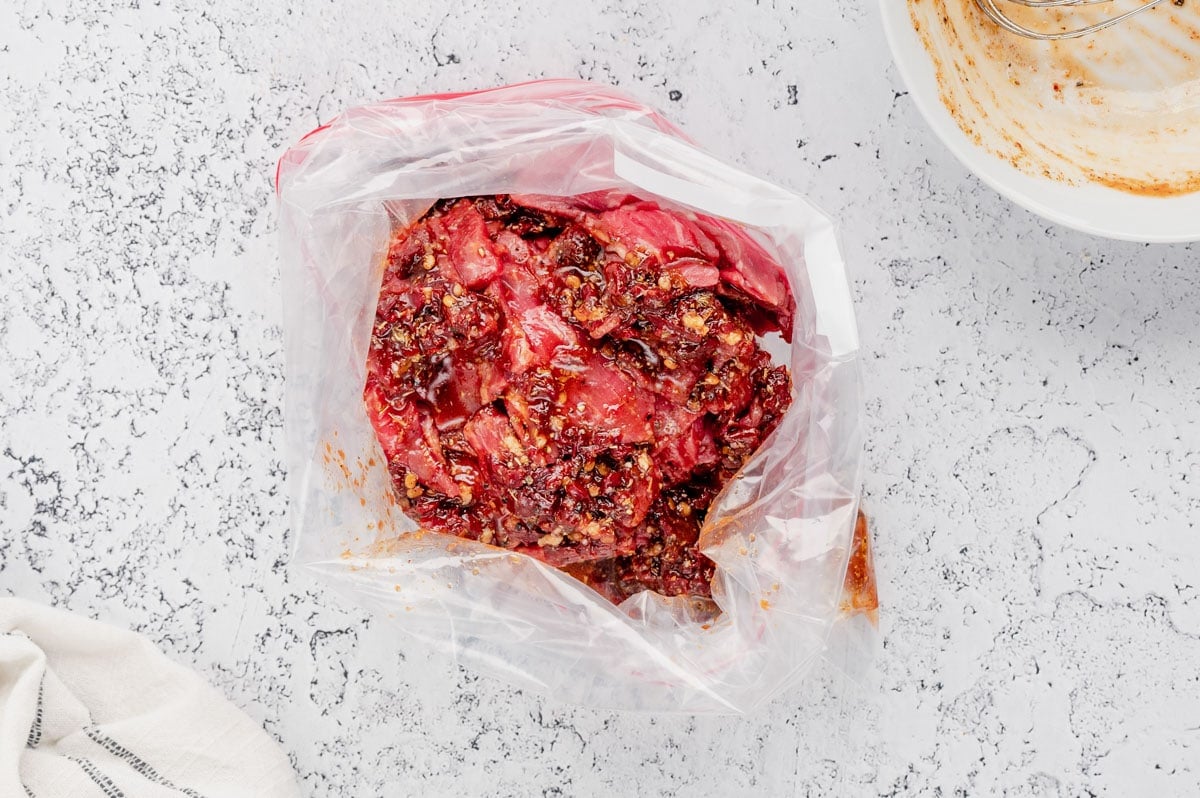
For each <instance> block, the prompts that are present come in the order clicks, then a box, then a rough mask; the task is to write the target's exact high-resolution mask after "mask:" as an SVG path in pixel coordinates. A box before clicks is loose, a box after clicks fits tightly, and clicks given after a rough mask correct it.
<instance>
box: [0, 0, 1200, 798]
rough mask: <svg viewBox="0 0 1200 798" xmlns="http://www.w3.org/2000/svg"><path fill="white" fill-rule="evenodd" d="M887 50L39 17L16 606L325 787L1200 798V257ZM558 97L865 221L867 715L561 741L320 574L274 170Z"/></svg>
mask: <svg viewBox="0 0 1200 798" xmlns="http://www.w3.org/2000/svg"><path fill="white" fill-rule="evenodd" d="M667 7H670V8H676V9H678V10H675V11H672V10H668V8H667ZM685 7H687V8H688V9H689V10H687V11H683V10H682V9H683V8H685ZM877 16H878V15H877V13H876V11H875V8H874V2H873V0H831V1H830V2H825V3H796V4H791V5H789V4H786V3H777V2H769V0H763V2H759V3H756V4H753V5H751V4H749V3H746V4H732V3H722V2H711V1H710V2H701V3H687V4H684V3H678V4H670V3H665V4H649V3H647V4H639V3H634V2H615V1H613V0H608V1H605V2H598V3H592V4H569V3H562V2H536V1H534V0H519V1H518V2H514V3H489V4H484V3H480V4H469V3H463V2H458V1H457V0H454V1H452V2H449V3H441V4H439V3H424V4H422V3H411V2H410V3H398V2H387V1H386V0H343V2H328V1H327V0H326V1H323V2H317V1H316V0H296V2H290V3H286V4H273V3H237V2H228V0H219V1H218V2H193V3H190V4H189V3H182V2H176V1H175V0H162V1H161V2H157V1H151V0H141V2H136V1H135V0H130V2H124V3H109V2H99V1H98V0H72V1H71V2H70V3H69V4H68V3H63V2H39V1H38V0H15V2H5V3H0V109H2V111H0V273H2V275H3V290H2V291H0V346H2V351H0V419H2V428H0V508H2V512H0V592H4V593H14V594H17V595H21V596H25V597H28V598H32V599H37V600H41V601H46V602H52V603H54V604H58V605H61V606H65V607H68V608H70V609H72V610H76V611H79V612H83V613H87V614H89V615H92V616H94V617H98V618H101V619H103V620H106V621H110V622H113V623H116V624H121V625H127V626H130V627H132V628H135V629H138V630H140V631H142V632H143V633H145V634H147V635H148V636H149V637H150V638H152V639H153V640H155V641H156V642H157V643H158V644H160V645H161V646H162V647H163V648H164V649H165V651H166V652H167V653H168V654H169V655H170V656H171V657H173V658H174V659H176V660H178V661H179V662H183V663H186V664H188V665H190V666H192V667H194V668H196V669H198V670H199V671H200V672H201V673H203V674H205V675H206V676H207V677H208V678H209V679H210V680H211V681H212V682H214V683H215V684H216V685H217V686H218V687H219V688H221V689H222V690H223V691H224V692H225V693H226V694H227V695H228V696H229V697H230V698H231V699H232V700H233V701H234V702H235V703H236V704H238V705H239V706H241V707H243V708H244V709H245V710H246V711H247V712H249V713H250V714H251V715H252V716H253V717H255V718H256V719H259V720H261V722H262V723H263V724H264V726H265V727H266V728H267V729H268V730H269V731H270V732H271V733H272V734H273V735H274V736H275V737H276V738H277V739H278V740H279V741H280V743H281V745H282V746H283V747H284V749H285V750H286V751H287V752H288V754H289V755H290V757H291V759H292V762H293V763H294V765H295V768H296V771H297V774H298V777H299V779H300V781H301V783H302V785H303V788H304V792H305V793H306V794H309V795H313V796H349V795H353V796H373V795H421V796H426V795H428V796H435V795H513V796H525V795H535V796H541V795H545V796H553V795H562V796H567V795H570V796H575V795H630V794H639V795H647V796H650V795H655V796H657V795H689V796H691V795H719V796H737V795H785V794H793V793H795V794H801V795H828V794H847V795H907V794H940V795H998V794H1006V795H1061V796H1081V795H1101V794H1110V795H1151V794H1153V795H1160V796H1166V795H1194V794H1196V791H1197V789H1200V667H1198V663H1200V576H1198V568H1197V563H1198V562H1200V537H1198V536H1197V532H1196V529H1195V523H1196V521H1197V520H1198V519H1200V357H1197V341H1196V337H1197V333H1196V331H1197V329H1200V263H1198V262H1197V261H1198V255H1200V248H1198V247H1195V246H1192V247H1186V246H1139V245H1134V244H1124V243H1114V242H1107V241H1102V240H1099V239H1095V238H1090V237H1087V236H1084V235H1080V234H1076V233H1072V232H1069V231H1067V230H1064V229H1060V228H1057V227H1054V226H1052V225H1050V224H1048V223H1046V222H1043V221H1041V220H1039V219H1038V218H1036V217H1034V216H1032V215H1030V214H1028V213H1026V212H1024V211H1021V210H1019V209H1017V208H1016V207H1014V206H1012V205H1010V204H1009V203H1007V202H1006V201H1004V200H1002V199H1001V198H1000V197H998V196H997V195H995V194H994V193H993V192H992V191H990V190H988V189H987V188H985V187H984V186H983V185H981V184H980V183H979V182H978V181H977V180H975V179H973V178H972V177H970V176H969V175H968V174H966V173H965V172H964V170H963V169H962V168H961V167H960V166H959V165H958V164H957V163H956V162H955V161H954V160H953V159H952V158H951V157H950V156H949V155H948V154H947V152H946V151H945V150H944V149H943V148H942V147H941V146H940V145H939V144H938V143H937V142H936V141H935V140H934V139H933V137H932V135H931V134H930V133H929V132H928V131H927V130H926V128H925V127H924V125H923V124H922V122H921V120H920V119H919V117H918V115H917V113H916V111H915V109H914V107H913V105H912V103H911V102H910V101H909V100H908V98H907V97H906V96H905V93H904V91H903V87H902V86H901V85H900V83H899V79H898V76H897V75H896V73H895V71H894V69H893V68H892V67H891V65H890V61H889V58H888V55H887V49H886V45H885V42H884V39H883V35H882V32H881V29H880V26H879V21H878V18H877ZM560 75H566V76H579V77H584V78H590V79H594V80H598V81H605V82H610V83H613V84H616V85H618V86H620V87H622V88H624V89H626V90H628V91H630V92H632V93H633V94H635V95H636V96H638V97H640V98H642V99H644V100H647V101H649V102H651V103H655V104H658V105H659V106H661V107H663V108H664V109H665V110H666V111H667V112H668V113H669V114H670V115H671V116H672V117H674V118H675V119H676V120H677V121H678V122H680V123H681V124H682V125H683V127H684V128H686V129H687V130H689V131H691V132H692V133H693V134H694V135H695V136H696V137H697V138H698V139H700V141H701V142H702V143H704V144H705V145H707V146H708V147H709V148H711V149H712V150H713V151H714V152H716V153H717V154H719V155H721V156H723V157H725V158H728V159H731V160H733V161H735V162H737V163H739V164H742V165H744V166H745V167H746V168H748V169H749V170H751V171H753V172H756V173H759V174H761V175H764V176H767V177H769V178H771V179H773V180H776V181H778V182H781V183H783V184H785V185H788V186H791V187H793V188H795V189H798V190H800V191H803V192H806V193H808V194H809V195H810V196H812V197H813V198H814V199H815V200H816V201H817V202H818V203H819V204H820V205H822V206H823V207H824V208H825V209H827V210H828V211H829V212H830V213H831V214H832V215H833V216H835V217H836V218H838V219H840V221H841V223H842V231H843V237H844V243H845V249H846V254H847V258H848V260H849V263H850V269H851V273H852V274H851V276H852V280H853V288H854V293H855V296H856V300H857V302H858V312H859V321H860V327H861V332H862V340H863V353H862V354H863V372H864V376H865V379H866V386H867V387H866V393H867V399H868V401H867V412H868V425H869V436H868V437H869V440H870V442H869V446H868V451H867V476H866V494H867V506H868V509H869V510H870V511H871V512H872V513H873V514H874V515H875V517H876V525H875V529H876V534H877V547H878V569H879V574H880V580H881V587H880V592H881V596H882V600H883V602H884V611H883V615H882V626H881V629H882V635H883V645H882V647H881V649H880V656H879V660H878V664H877V668H876V673H875V676H874V677H873V682H872V683H869V684H865V685H862V686H861V687H860V688H859V689H858V690H854V691H851V692H850V693H849V694H848V697H846V698H844V699H837V698H834V697H831V696H830V694H829V693H828V692H826V691H825V690H824V689H823V684H824V683H823V682H822V681H821V680H816V681H814V683H813V686H812V688H811V689H807V690H804V691H802V692H801V693H799V694H797V695H794V696H788V697H785V698H783V699H781V700H779V701H777V702H775V703H774V704H773V705H771V706H770V707H768V708H767V709H765V710H764V711H763V712H762V713H761V714H760V715H758V716H755V717H751V718H746V719H728V718H686V717H646V716H635V715H619V714H610V713H603V712H594V711H589V710H583V709H577V708H573V707H569V706H563V705H561V704H558V703H556V702H555V701H553V700H547V699H542V698H539V697H536V696H533V695H527V694H523V693H520V692H516V691H513V690H510V689H507V688H505V687H503V686H500V685H498V684H496V683H493V682H491V681H489V680H486V679H480V678H477V677H476V676H474V675H473V674H471V673H468V672H464V671H462V670H460V669H458V668H456V667H454V666H453V665H452V664H451V663H450V662H448V661H447V660H446V659H445V658H443V657H441V656H440V655H431V654H429V653H427V652H425V651H423V650H420V649H417V648H415V647H413V645H412V644H411V643H407V642H404V641H402V640H398V639H397V638H396V637H395V635H394V634H393V633H392V632H390V631H389V630H388V629H386V628H385V627H384V626H383V624H380V623H377V622H374V621H372V619H370V618H369V617H367V616H366V615H365V614H364V613H363V612H362V611H359V610H357V609H355V608H354V607H352V606H350V605H348V604H347V603H345V602H344V601H342V600H341V599H340V598H338V597H336V596H334V595H332V594H330V593H328V592H326V591H325V590H324V589H323V588H321V587H320V586H319V585H316V584H314V583H312V582H310V581H309V580H308V578H307V577H304V576H300V575H296V574H294V573H291V572H289V570H288V569H287V568H286V567H285V562H286V559H287V554H288V547H289V543H290V540H289V538H290V534H289V532H288V530H287V525H286V516H287V507H286V502H285V496H284V490H283V484H284V473H283V471H282V466H281V462H280V456H279V447H280V442H281V419H280V398H281V395H282V386H283V377H282V372H281V356H280V346H281V336H280V328H279V318H280V313H279V306H278V300H277V295H278V262H277V258H276V241H275V238H274V234H275V230H274V215H273V214H274V211H273V200H272V187H271V180H272V175H273V168H274V163H275V159H276V158H277V157H278V155H279V154H280V152H281V150H282V149H283V148H284V147H286V145H287V144H288V143H289V142H291V141H292V140H294V139H295V138H297V137H298V136H300V135H301V134H303V133H305V132H307V131H308V130H309V129H311V128H312V127H314V126H315V125H317V124H318V123H319V122H320V121H322V120H326V119H328V118H329V117H330V116H332V115H334V114H336V113H337V112H338V110H339V109H341V108H343V107H345V106H346V105H348V104H353V103H357V102H361V101H366V100H370V99H374V98H379V97H386V96H395V95H404V94H410V93H417V92H428V91H436V90H454V89H466V88H472V87H479V86H483V85H492V84H497V83H503V82H509V81H517V80H523V79H527V78H530V77H541V76H560ZM838 718H848V719H849V720H847V721H845V722H841V721H838V720H837V719H838ZM831 729H832V730H833V731H832V732H831V731H830V730H831ZM847 736H850V737H852V741H851V743H850V753H847V752H846V749H845V748H844V746H845V745H846V744H847V743H846V737H847Z"/></svg>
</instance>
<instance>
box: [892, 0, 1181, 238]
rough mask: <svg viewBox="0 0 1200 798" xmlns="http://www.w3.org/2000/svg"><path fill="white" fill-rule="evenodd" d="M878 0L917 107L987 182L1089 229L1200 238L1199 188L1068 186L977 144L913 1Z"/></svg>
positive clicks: (1011, 196) (1033, 206) (1033, 207)
mask: <svg viewBox="0 0 1200 798" xmlns="http://www.w3.org/2000/svg"><path fill="white" fill-rule="evenodd" d="M879 5H880V8H881V10H882V12H883V26H884V29H885V30H886V32H887V38H888V43H889V44H890V45H891V48H892V55H893V56H894V57H895V59H896V66H897V67H898V68H899V70H900V76H901V77H902V78H903V80H904V82H905V84H907V86H908V90H909V94H910V95H911V96H912V98H913V101H914V102H915V103H916V104H917V108H918V109H920V111H921V114H922V116H924V117H925V120H926V121H927V122H928V123H929V126H930V127H932V128H933V131H934V133H936V134H937V135H938V138H940V139H941V140H942V141H943V142H944V143H945V145H946V146H947V147H949V148H950V151H951V152H952V153H954V155H955V156H956V157H957V158H958V160H960V161H962V163H963V165H964V166H966V167H967V168H968V169H970V170H971V171H972V172H974V173H975V174H976V175H978V176H979V178H980V179H981V180H982V181H983V182H985V183H987V184H988V185H989V186H991V187H992V188H994V189H996V191H999V192H1000V193H1001V194H1003V195H1004V196H1006V197H1008V198H1009V199H1010V200H1012V201H1013V202H1015V203H1017V204H1018V205H1020V206H1022V207H1024V208H1028V209H1029V210H1031V211H1033V212H1034V213H1037V214H1039V215H1041V216H1044V217H1046V218H1047V219H1050V220H1051V221H1054V222H1058V223H1059V224H1063V225H1066V226H1067V227H1073V228H1075V229H1076V230H1082V231H1084V232H1085V233H1092V234H1094V235H1098V236H1105V237H1107V238H1121V239H1126V240H1129V241H1146V242H1170V241H1200V193H1195V194H1188V195H1184V196H1178V197H1166V198H1157V197H1144V196H1137V195H1134V194H1127V193H1125V192H1122V191H1116V190H1114V189H1110V188H1106V187H1104V186H1100V185H1095V184H1085V185H1076V186H1072V185H1067V184H1065V183H1059V182H1056V181H1053V180H1048V179H1046V178H1042V177H1033V176H1031V175H1027V174H1025V173H1023V172H1020V171H1018V170H1017V169H1015V168H1014V167H1013V166H1011V165H1010V164H1008V163H1006V162H1005V161H1003V160H1001V159H1000V158H997V157H996V156H995V155H993V154H991V153H990V152H988V151H986V150H984V149H982V148H980V147H978V146H976V145H975V144H974V143H973V142H972V141H971V140H970V139H968V138H967V136H966V135H965V134H964V133H963V132H962V130H961V129H960V128H959V126H958V124H957V123H956V122H955V121H954V119H953V117H951V116H950V113H949V111H947V110H946V108H945V106H944V105H942V102H941V100H940V99H939V97H938V86H937V78H936V76H935V74H934V66H933V60H932V59H931V58H930V56H929V54H928V53H927V52H926V50H925V47H924V45H922V43H921V40H920V38H919V37H918V36H917V32H916V31H915V30H914V29H913V26H912V19H911V18H910V17H909V13H908V2H907V0H880V4H879ZM1197 146H1200V143H1198V144H1197Z"/></svg>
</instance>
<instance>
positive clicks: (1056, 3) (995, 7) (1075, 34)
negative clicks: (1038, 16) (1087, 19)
mask: <svg viewBox="0 0 1200 798" xmlns="http://www.w3.org/2000/svg"><path fill="white" fill-rule="evenodd" d="M1166 1H1167V0H1146V2H1144V3H1142V5H1140V6H1138V7H1137V8H1134V9H1132V10H1130V11H1126V12H1124V13H1121V14H1116V15H1114V16H1111V17H1108V18H1107V19H1104V20H1101V21H1100V22H1097V23H1095V24H1093V25H1084V26H1081V27H1078V28H1071V29H1069V30H1064V31H1053V32H1045V31H1039V30H1034V29H1032V28H1028V27H1026V26H1024V25H1022V24H1020V23H1019V22H1016V21H1015V20H1014V19H1013V18H1012V17H1011V16H1009V15H1008V13H1006V12H1005V11H1004V10H1003V8H1002V6H1003V5H1005V4H1006V3H1011V4H1016V5H1022V6H1025V7H1027V8H1069V7H1072V6H1094V5H1103V4H1105V3H1111V2H1112V0H975V4H976V5H978V6H979V8H980V10H981V11H983V13H984V14H986V15H987V16H988V18H989V19H991V20H992V21H993V22H995V23H996V24H997V25H999V26H1000V27H1002V28H1004V29H1005V30H1006V31H1009V32H1010V33H1015V34H1017V35H1018V36H1024V37H1026V38H1029V39H1038V40H1041V41H1058V40H1061V39H1078V38H1079V37H1080V36H1088V35H1091V34H1093V33H1096V32H1098V31H1102V30H1104V29H1105V28H1111V27H1112V26H1113V25H1119V24H1120V23H1122V22H1124V21H1125V20H1127V19H1129V18H1130V17H1133V16H1137V15H1138V14H1141V13H1142V12H1143V11H1149V10H1150V9H1152V8H1154V7H1155V6H1157V5H1161V4H1162V3H1165V2H1166ZM1172 2H1174V3H1175V5H1177V6H1181V5H1183V2H1184V0H1172Z"/></svg>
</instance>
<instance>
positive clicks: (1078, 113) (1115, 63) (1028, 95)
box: [907, 0, 1200, 197]
mask: <svg viewBox="0 0 1200 798" xmlns="http://www.w3.org/2000/svg"><path fill="white" fill-rule="evenodd" d="M907 2H908V10H909V15H910V16H911V19H912V23H913V27H914V28H915V30H916V31H917V34H918V36H919V37H920V39H921V42H922V43H923V45H924V47H925V49H926V50H927V51H928V52H929V54H930V56H931V58H932V60H933V64H934V68H935V71H936V75H937V83H938V91H939V95H940V98H941V101H942V103H943V104H944V105H945V107H946V109H947V110H948V111H949V112H950V114H951V116H952V117H953V118H954V120H955V122H956V123H957V124H958V126H959V127H960V128H961V129H962V131H963V132H964V133H965V134H966V135H967V137H968V138H970V139H971V140H972V141H973V142H974V143H975V144H976V145H977V146H979V147H981V148H983V149H985V150H987V151H989V152H992V153H994V154H995V155H996V156H998V157H1000V158H1002V159H1003V160H1005V161H1007V162H1008V163H1010V164H1012V165H1013V166H1014V167H1016V168H1017V169H1019V170H1021V171H1022V172H1025V173H1027V174H1031V175H1035V176H1042V177H1045V178H1048V179H1051V180H1055V181H1060V182H1063V183H1068V184H1082V183H1096V184H1100V185H1104V186H1108V187H1111V188H1114V189H1117V190H1119V191H1124V192H1128V193H1131V194H1139V195H1144V196H1158V197H1170V196H1177V195H1183V194H1190V193H1193V192H1200V0H1185V2H1183V3H1182V4H1181V5H1177V4H1175V3H1174V2H1168V3H1164V4H1163V5H1161V6H1159V7H1157V8H1155V9H1153V10H1151V11H1148V12H1146V13H1144V14H1141V15H1139V16H1138V17H1135V18H1133V19H1131V20H1128V21H1126V22H1125V23H1123V24H1121V25H1118V26H1116V27H1113V28H1110V29H1108V30H1106V31H1102V32H1100V33H1098V34H1094V35H1092V36H1090V37H1087V38H1084V39H1074V40H1064V41H1059V42H1043V41H1033V40H1029V39H1025V38H1021V37H1019V36H1016V35H1013V34H1011V33H1008V32H1006V31H1004V30H1002V29H1000V28H999V27H998V26H996V25H995V24H993V23H992V22H991V21H990V20H988V19H987V18H986V17H985V16H984V14H983V12H981V11H980V10H979V8H978V7H977V6H976V4H975V0H907ZM1132 2H1135V0H1127V1H1126V2H1114V3H1103V4H1098V5H1093V6H1084V7H1079V8H1073V9H1031V8H1026V7H1023V6H1020V5H1018V4H1016V3H1011V4H1008V3H1006V4H1005V10H1006V11H1008V12H1009V13H1010V16H1012V17H1013V19H1014V20H1015V21H1017V22H1018V23H1020V24H1023V25H1026V26H1028V27H1031V28H1035V29H1038V30H1047V31H1053V30H1064V29H1067V28H1074V27H1079V26H1080V25H1086V24H1090V23H1092V22H1096V21H1099V20H1100V19H1102V18H1105V17H1107V16H1111V15H1113V14H1114V13H1119V12H1120V11H1122V10H1126V9H1128V8H1131V7H1132V5H1131V3H1132Z"/></svg>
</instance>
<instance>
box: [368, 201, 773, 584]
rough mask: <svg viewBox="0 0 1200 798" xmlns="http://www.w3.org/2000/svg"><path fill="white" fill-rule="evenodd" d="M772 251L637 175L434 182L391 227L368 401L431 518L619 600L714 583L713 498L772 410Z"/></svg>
mask: <svg viewBox="0 0 1200 798" xmlns="http://www.w3.org/2000/svg"><path fill="white" fill-rule="evenodd" d="M794 314H795V302H794V300H793V298H792V294H791V291H790V289H789V288H788V285H787V281H786V278H785V277H784V275H783V271H782V269H780V267H779V265H778V264H777V263H775V262H774V261H773V260H772V259H771V258H770V256H769V255H767V253H766V252H765V251H764V250H763V249H762V247H760V246H759V245H758V244H757V243H755V242H754V241H753V240H752V239H751V238H750V237H748V236H747V235H746V234H745V233H744V232H743V231H742V230H740V229H739V228H737V227H735V226H733V225H731V224H729V223H727V222H724V221H720V220H716V219H710V218H706V217H701V216H695V215H692V214H685V213H680V212H676V211H673V210H669V209H666V208H662V207H660V206H659V205H658V204H656V203H654V202H648V201H645V200H640V199H637V198H636V197H632V196H630V195H627V194H621V193H616V192H609V193H605V192H600V193H594V194H589V195H583V196H580V197H566V198H564V197H545V196H532V195H520V196H507V195H501V196H494V197H473V198H460V199H453V200H443V201H441V202H439V203H437V204H436V205H435V206H434V207H433V208H432V209H431V210H430V211H429V213H427V214H426V215H425V216H424V217H423V218H421V219H420V220H418V221H417V222H416V223H415V224H413V225H411V226H410V227H407V228H404V229H398V230H396V231H395V232H394V234H393V237H392V241H391V243H390V246H389V248H388V253H387V264H386V270H385V273H384V277H383V285H382V290H381V291H380V296H379V304H378V308H377V312H376V317H375V325H374V328H373V330H372V335H371V347H370V353H369V355H368V361H367V384H366V389H365V393H364V399H365V402H366V407H367V411H368V414H369V416H370V418H371V421H372V424H373V425H374V427H375V431H376V434H377V435H378V437H379V441H380V444H381V446H382V448H383V451H384V455H385V456H386V458H387V461H388V467H389V470H390V473H391V475H392V479H393V480H394V481H395V485H396V490H397V494H398V497H399V500H400V503H401V506H402V507H403V508H404V510H405V512H407V513H408V514H409V515H410V516H412V517H413V518H415V519H416V520H417V521H418V522H419V523H421V524H422V525H423V526H424V527H426V528H428V529H430V530H433V531H438V532H443V533H447V534H451V535H457V536H460V537H465V538H470V539H472V540H479V541H482V542H483V543H488V544H491V545H494V546H500V547H503V548H507V549H511V550H514V551H518V552H523V553H525V554H529V555H530V556H533V557H537V558H538V559H541V560H543V561H545V562H547V563H549V564H551V565H554V566H558V567H563V568H564V569H565V570H567V571H568V572H569V573H571V574H573V575H575V576H576V577H577V578H579V579H581V580H582V581H584V582H586V583H587V584H589V585H591V586H593V587H594V588H595V589H596V590H598V591H599V592H600V593H602V594H603V595H605V596H607V597H608V598H610V599H611V600H613V601H614V602H620V601H622V600H624V599H625V598H627V597H629V596H631V595H633V594H634V593H637V592H639V591H642V590H654V591H657V592H659V593H661V594H663V595H665V596H679V595H686V596H708V595H709V594H710V581H711V578H712V572H713V564H712V562H711V561H709V560H708V558H706V557H705V556H704V555H703V554H701V553H700V552H699V551H697V549H696V541H697V539H698V537H699V532H700V528H701V525H702V524H703V521H704V516H705V513H706V512H707V510H708V507H709V505H710V504H711V503H712V501H713V499H714V497H715V496H716V494H717V492H718V491H719V490H720V488H721V486H722V485H723V484H724V483H725V482H727V481H728V480H729V479H731V478H732V477H733V476H734V475H735V474H736V473H737V471H738V470H739V469H740V468H741V467H742V465H743V464H744V463H745V461H746V460H747V459H748V458H749V457H750V456H751V455H752V454H753V453H754V451H755V450H756V449H757V448H758V447H759V446H760V445H761V443H762V441H763V439H764V438H766V436H768V435H769V434H770V433H771V432H772V430H774V429H775V427H776V426H777V425H778V423H779V420H780V418H781V417H782V415H783V413H784V411H786V410H787V408H788V406H789V405H790V403H791V388H792V385H791V376H790V374H789V373H788V370H787V368H786V367H784V366H776V365H773V364H772V363H771V359H770V357H769V355H767V353H766V352H765V351H764V350H762V349H761V348H760V347H759V345H758V342H757V339H756V338H755V335H756V333H759V334H761V333H766V332H769V331H777V332H779V333H781V334H782V335H783V336H784V338H786V339H788V340H790V338H791V332H792V330H791V327H792V320H793V317H794Z"/></svg>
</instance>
